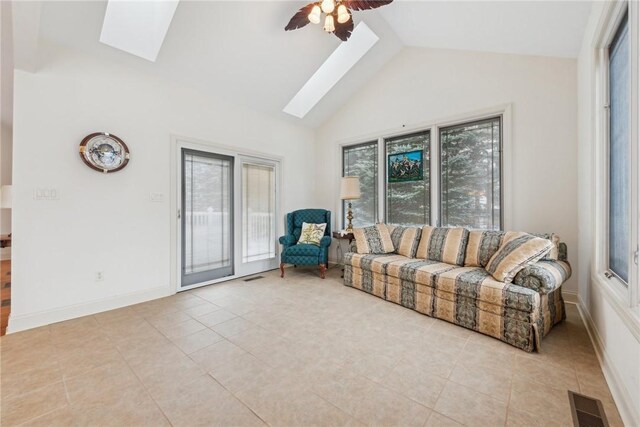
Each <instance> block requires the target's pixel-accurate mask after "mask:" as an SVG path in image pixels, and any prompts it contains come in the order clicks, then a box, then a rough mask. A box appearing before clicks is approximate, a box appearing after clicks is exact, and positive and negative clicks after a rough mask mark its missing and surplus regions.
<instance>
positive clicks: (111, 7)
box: [100, 0, 179, 62]
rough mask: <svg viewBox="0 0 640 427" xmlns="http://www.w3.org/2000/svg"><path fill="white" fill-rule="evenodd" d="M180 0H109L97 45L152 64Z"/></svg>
mask: <svg viewBox="0 0 640 427" xmlns="http://www.w3.org/2000/svg"><path fill="white" fill-rule="evenodd" d="M178 1H179V0H162V1H160V0H158V1H123V0H109V3H108V4H107V11H106V13H105V16H104V22H103V24H102V33H101V34H100V41H101V42H102V43H104V44H106V45H109V46H111V47H115V48H116V49H120V50H123V51H125V52H128V53H131V54H133V55H136V56H139V57H141V58H144V59H147V60H149V61H152V62H155V60H156V58H157V57H158V53H159V52H160V48H161V47H162V43H163V42H164V37H165V36H166V34H167V30H168V29H169V25H170V24H171V20H172V19H173V14H174V13H175V11H176V7H178Z"/></svg>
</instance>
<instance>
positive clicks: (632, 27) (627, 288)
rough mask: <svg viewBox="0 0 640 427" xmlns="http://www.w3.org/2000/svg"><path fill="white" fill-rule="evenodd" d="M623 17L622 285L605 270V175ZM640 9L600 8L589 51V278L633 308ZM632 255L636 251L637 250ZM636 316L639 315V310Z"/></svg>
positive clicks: (637, 289) (637, 291)
mask: <svg viewBox="0 0 640 427" xmlns="http://www.w3.org/2000/svg"><path fill="white" fill-rule="evenodd" d="M625 15H627V16H628V26H629V28H628V31H629V55H630V58H629V61H630V62H629V63H630V75H631V82H630V89H631V98H630V105H629V107H630V108H629V110H630V111H629V115H630V117H629V120H630V140H631V141H630V149H629V159H630V162H631V164H630V193H631V194H630V197H629V200H630V205H631V206H630V207H629V208H630V230H629V231H630V234H631V238H630V241H629V249H630V250H629V280H628V283H625V282H624V281H623V280H622V279H620V278H619V277H618V276H617V274H615V272H613V271H611V270H610V269H609V209H610V206H609V201H610V194H609V178H610V164H609V161H610V151H609V147H610V128H609V89H610V86H609V48H610V46H611V44H612V43H613V41H614V38H615V36H616V34H617V32H618V29H619V27H620V24H621V22H622V20H623V19H624V17H625ZM639 15H640V10H639V5H638V3H637V2H626V1H620V2H611V3H608V4H606V5H605V6H604V10H603V15H602V18H603V19H602V20H601V21H600V25H599V28H598V30H597V31H596V36H595V38H594V40H593V52H594V59H595V61H594V63H593V64H594V73H595V74H594V80H593V83H594V85H595V99H594V111H593V114H594V117H595V120H594V126H595V128H594V139H595V141H594V143H595V150H594V166H595V171H594V172H595V173H594V180H595V182H594V187H593V188H594V189H595V191H594V206H595V233H594V240H593V248H592V250H593V255H592V256H593V260H594V263H593V266H592V270H591V277H592V280H593V281H594V282H595V283H597V284H598V285H600V286H601V287H602V288H603V289H605V290H606V291H607V292H608V293H609V294H610V295H612V296H613V298H615V299H616V300H617V301H618V302H619V303H621V304H622V305H623V306H626V307H627V308H631V309H633V310H634V311H638V309H639V308H640V305H639V304H640V284H639V283H638V278H639V268H638V263H637V262H636V261H635V260H634V252H636V251H637V250H638V244H639V240H640V239H639V237H640V236H639V225H640V224H639V221H638V213H639V208H640V206H639V203H640V188H639V187H640V186H639V179H638V178H639V176H638V167H639V166H640V157H639V150H638V148H639V147H638V121H639V119H640V104H639V99H640V93H639V92H638V68H639V56H640V55H639V54H640V52H639V43H638V32H639V31H638V22H639V20H640V18H639ZM636 253H637V252H636ZM638 314H640V313H638Z"/></svg>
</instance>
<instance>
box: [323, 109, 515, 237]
mask: <svg viewBox="0 0 640 427" xmlns="http://www.w3.org/2000/svg"><path fill="white" fill-rule="evenodd" d="M511 110H512V105H511V104H502V105H498V106H494V107H490V108H485V109H482V110H477V111H473V112H468V113H464V114H459V115H455V116H448V117H444V118H440V119H437V120H429V121H426V122H421V123H416V124H412V125H402V126H401V127H397V128H393V129H387V130H383V131H379V132H375V133H371V134H367V135H361V136H358V137H354V138H349V139H345V140H342V141H339V142H338V145H337V150H336V154H335V155H336V160H337V164H339V165H340V175H342V171H343V170H344V164H343V158H342V152H343V149H344V148H348V147H351V146H354V145H359V144H363V143H366V142H371V141H375V140H377V141H378V200H379V203H378V222H385V220H386V206H385V204H386V200H385V198H384V185H385V184H386V183H385V179H386V174H384V173H380V167H381V165H383V166H384V167H385V168H386V159H385V153H384V140H385V139H387V138H393V137H398V136H402V135H408V134H412V133H416V132H424V131H426V130H429V131H430V132H431V135H430V140H431V146H430V151H431V152H430V158H431V159H434V158H439V150H440V148H439V147H440V139H439V138H440V136H439V133H440V128H443V127H448V126H453V125H457V124H462V123H467V122H473V121H478V120H483V119H489V118H492V117H497V116H501V117H502V124H501V126H502V156H501V158H502V182H501V183H502V206H501V209H502V228H503V229H504V230H510V229H512V225H513V223H512V201H513V197H512V176H513V175H512V150H511V135H512V113H511ZM436 156H437V157H436ZM437 163H438V162H431V164H430V176H429V179H430V180H431V183H430V190H431V223H432V224H439V223H440V218H439V216H440V209H438V208H437V207H439V198H440V180H439V179H438V176H439V175H438V174H439V173H440V166H439V165H438V164H437ZM341 177H342V176H340V177H338V178H337V181H336V187H335V188H340V178H341ZM336 212H340V217H339V218H340V219H339V220H337V221H339V222H338V224H342V218H343V217H344V210H343V208H342V200H339V198H338V201H337V204H336Z"/></svg>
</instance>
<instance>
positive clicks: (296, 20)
mask: <svg viewBox="0 0 640 427" xmlns="http://www.w3.org/2000/svg"><path fill="white" fill-rule="evenodd" d="M314 4H315V3H309V4H308V5H306V6H305V7H303V8H302V9H300V10H299V11H298V12H297V13H296V14H295V15H293V16H292V17H291V20H290V21H289V23H288V24H287V26H286V27H284V29H285V30H286V31H289V30H297V29H298V28H302V27H304V26H305V25H307V24H308V23H309V17H308V16H309V14H310V13H311V9H313V6H314Z"/></svg>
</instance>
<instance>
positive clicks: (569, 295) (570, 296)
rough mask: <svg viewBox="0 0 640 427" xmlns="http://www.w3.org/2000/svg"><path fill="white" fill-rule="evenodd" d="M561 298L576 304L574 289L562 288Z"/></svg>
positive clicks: (576, 293)
mask: <svg viewBox="0 0 640 427" xmlns="http://www.w3.org/2000/svg"><path fill="white" fill-rule="evenodd" d="M562 298H563V299H564V302H570V303H571V304H578V292H576V291H567V290H565V289H562Z"/></svg>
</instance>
